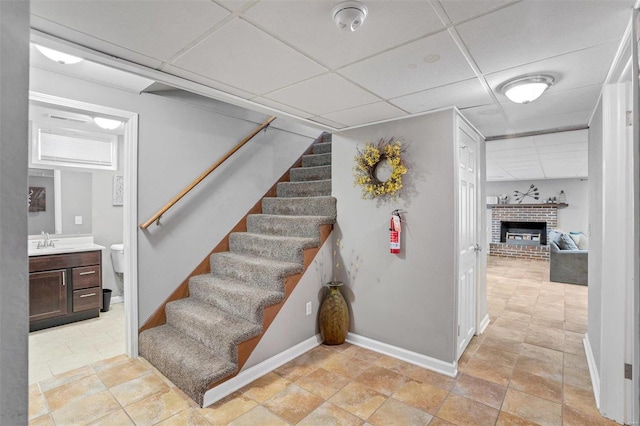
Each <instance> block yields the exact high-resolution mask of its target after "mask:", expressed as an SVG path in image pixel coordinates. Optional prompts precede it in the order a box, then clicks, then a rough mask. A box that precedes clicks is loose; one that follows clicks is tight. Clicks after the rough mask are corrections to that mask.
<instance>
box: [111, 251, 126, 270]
mask: <svg viewBox="0 0 640 426" xmlns="http://www.w3.org/2000/svg"><path fill="white" fill-rule="evenodd" d="M111 264H112V265H113V270H114V271H116V272H117V273H118V274H123V273H124V244H113V245H112V246H111Z"/></svg>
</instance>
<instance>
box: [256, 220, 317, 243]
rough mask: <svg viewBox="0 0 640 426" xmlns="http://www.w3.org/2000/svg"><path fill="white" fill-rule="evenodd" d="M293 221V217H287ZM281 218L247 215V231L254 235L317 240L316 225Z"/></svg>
mask: <svg viewBox="0 0 640 426" xmlns="http://www.w3.org/2000/svg"><path fill="white" fill-rule="evenodd" d="M289 218H291V219H293V217H289ZM289 218H282V217H278V216H275V217H268V218H267V217H264V216H260V215H249V216H248V217H247V231H249V232H252V233H255V234H264V235H279V236H283V237H287V236H289V237H303V238H318V235H319V232H318V224H317V223H315V222H309V221H303V220H286V219H289Z"/></svg>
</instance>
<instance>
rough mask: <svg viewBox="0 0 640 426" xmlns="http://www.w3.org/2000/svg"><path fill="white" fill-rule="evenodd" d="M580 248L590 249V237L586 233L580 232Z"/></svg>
mask: <svg viewBox="0 0 640 426" xmlns="http://www.w3.org/2000/svg"><path fill="white" fill-rule="evenodd" d="M578 248H579V249H580V250H589V237H587V236H586V235H584V234H580V242H579V243H578Z"/></svg>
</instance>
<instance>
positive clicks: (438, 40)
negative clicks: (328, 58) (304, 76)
mask: <svg viewBox="0 0 640 426" xmlns="http://www.w3.org/2000/svg"><path fill="white" fill-rule="evenodd" d="M438 58H439V59H438ZM434 60H435V62H433V61H434ZM339 72H340V74H342V75H344V76H346V77H348V78H349V79H351V80H352V81H354V82H356V83H358V84H360V85H361V86H363V87H365V88H366V89H368V90H371V91H372V92H374V93H376V94H378V95H380V96H381V97H383V98H385V99H390V98H396V97H399V96H402V95H406V94H409V93H414V92H419V91H422V90H426V89H431V88H434V87H439V86H444V85H446V84H450V83H455V82H459V81H463V80H468V79H470V78H473V77H475V74H474V72H473V70H472V69H471V67H470V66H469V64H468V63H467V61H466V60H465V58H464V56H463V55H462V53H461V52H460V50H459V49H458V47H457V46H456V44H455V43H454V41H453V39H452V38H451V37H450V36H449V33H448V32H446V31H442V32H440V33H438V34H435V35H432V36H429V37H426V38H423V39H420V40H418V41H415V42H413V43H410V44H407V45H404V46H402V47H398V48H396V49H393V50H390V51H388V52H385V53H382V54H380V55H377V56H374V57H372V58H369V59H366V60H364V61H362V62H359V63H357V64H353V65H350V66H348V67H346V68H343V69H341V70H339Z"/></svg>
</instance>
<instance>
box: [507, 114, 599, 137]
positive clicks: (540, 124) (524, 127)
mask: <svg viewBox="0 0 640 426" xmlns="http://www.w3.org/2000/svg"><path fill="white" fill-rule="evenodd" d="M592 112H593V110H591V109H588V110H584V111H576V112H570V113H566V114H556V115H546V116H540V117H532V118H530V119H528V120H523V121H512V122H511V125H512V126H513V129H514V130H515V131H516V132H517V133H525V132H533V131H540V130H554V129H562V128H566V127H572V126H586V125H587V124H588V122H589V118H590V117H591V113H592Z"/></svg>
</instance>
